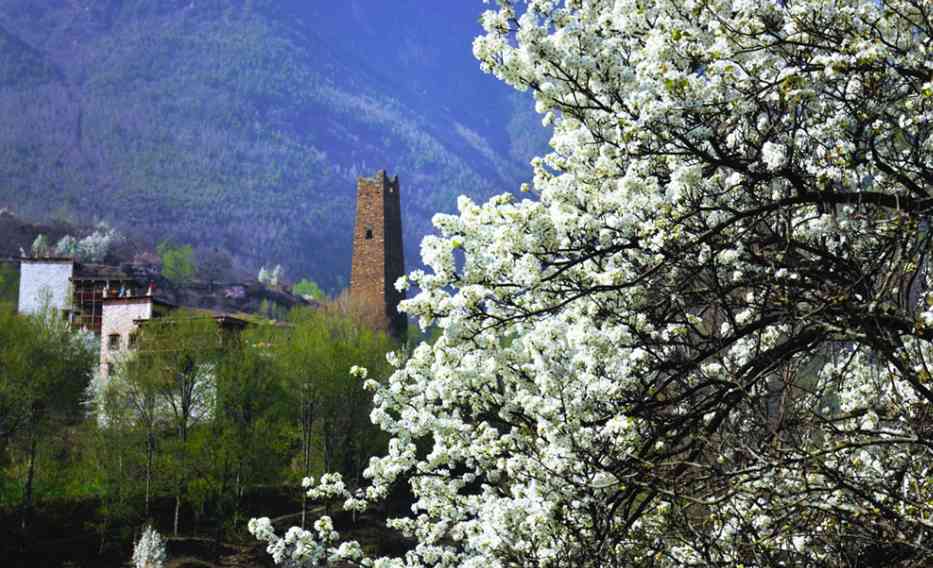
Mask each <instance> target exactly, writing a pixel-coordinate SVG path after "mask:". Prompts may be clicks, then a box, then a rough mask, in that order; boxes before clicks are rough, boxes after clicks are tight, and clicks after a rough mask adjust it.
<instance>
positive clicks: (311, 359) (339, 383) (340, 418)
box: [275, 308, 397, 481]
mask: <svg viewBox="0 0 933 568" xmlns="http://www.w3.org/2000/svg"><path fill="white" fill-rule="evenodd" d="M290 322H291V324H292V326H293V327H292V328H291V329H290V330H289V332H288V334H287V336H286V337H285V338H284V340H283V341H281V342H279V343H278V344H277V345H276V347H275V353H276V355H275V359H276V361H277V362H278V363H279V365H280V369H281V370H280V372H281V373H282V375H283V380H284V382H285V384H286V385H287V389H288V391H289V392H290V393H292V397H291V401H292V403H293V406H292V409H291V413H290V414H291V416H293V417H294V420H295V422H296V424H297V426H298V428H299V432H298V433H299V434H300V436H301V440H300V443H301V446H302V450H303V456H302V465H301V469H302V472H301V473H302V475H303V476H307V475H310V474H315V475H317V474H320V473H322V472H335V471H339V472H341V473H343V474H344V476H345V479H350V480H356V481H359V480H360V475H361V473H362V469H363V467H364V465H365V463H366V461H367V460H368V458H369V456H371V455H373V454H374V453H375V452H377V451H379V450H380V449H382V448H381V446H382V444H384V443H385V439H384V437H383V436H382V434H381V433H380V432H379V430H378V429H377V428H376V427H375V426H373V425H372V424H371V423H370V422H369V411H370V409H371V403H372V400H371V395H370V394H369V393H368V392H367V391H365V390H364V389H363V381H361V380H360V379H358V378H355V377H352V376H351V375H350V369H351V367H352V366H353V365H360V366H363V367H366V368H367V369H368V370H369V377H370V378H372V379H375V380H382V379H385V378H386V377H387V376H388V374H389V372H390V367H389V365H388V363H387V362H386V358H385V354H386V353H387V352H389V351H392V350H394V349H396V348H397V346H396V345H395V343H394V342H393V341H392V340H391V338H389V337H388V336H387V335H385V334H384V333H382V332H378V333H377V332H374V331H373V330H371V329H368V328H366V327H364V326H361V325H359V324H357V323H356V322H355V321H354V320H353V319H352V318H351V317H349V316H347V315H343V314H339V313H331V312H327V311H324V310H309V309H301V308H299V309H296V310H293V312H292V314H291V316H290Z"/></svg>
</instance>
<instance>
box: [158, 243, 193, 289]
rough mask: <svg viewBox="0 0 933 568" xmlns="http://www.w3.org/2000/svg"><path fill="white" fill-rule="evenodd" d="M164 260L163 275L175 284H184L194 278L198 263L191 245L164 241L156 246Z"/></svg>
mask: <svg viewBox="0 0 933 568" xmlns="http://www.w3.org/2000/svg"><path fill="white" fill-rule="evenodd" d="M156 251H157V252H158V253H159V258H160V259H161V261H162V276H164V277H165V278H167V279H168V280H169V281H171V282H172V283H174V284H179V285H184V284H188V283H190V282H191V281H192V280H194V275H195V273H196V272H197V265H196V263H195V261H194V249H193V248H192V247H191V245H177V246H176V245H173V244H172V243H170V242H168V241H162V242H161V243H159V245H158V246H157V247H156Z"/></svg>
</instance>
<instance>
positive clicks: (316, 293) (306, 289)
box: [292, 278, 324, 300]
mask: <svg viewBox="0 0 933 568" xmlns="http://www.w3.org/2000/svg"><path fill="white" fill-rule="evenodd" d="M292 294H297V295H299V296H309V297H311V298H313V299H315V300H323V299H324V292H323V291H321V288H320V287H319V286H318V285H317V282H315V281H314V280H311V279H310V278H302V279H301V280H299V281H298V283H297V284H295V285H294V286H292Z"/></svg>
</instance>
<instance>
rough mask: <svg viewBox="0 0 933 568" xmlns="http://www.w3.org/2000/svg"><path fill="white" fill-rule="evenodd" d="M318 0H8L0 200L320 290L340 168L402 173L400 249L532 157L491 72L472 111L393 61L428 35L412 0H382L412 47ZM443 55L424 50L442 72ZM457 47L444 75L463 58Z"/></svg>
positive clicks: (327, 271)
mask: <svg viewBox="0 0 933 568" xmlns="http://www.w3.org/2000/svg"><path fill="white" fill-rule="evenodd" d="M374 5H378V6H380V7H381V8H380V9H381V10H383V13H384V12H386V11H388V10H390V6H389V4H387V3H382V4H380V3H378V2H376V3H374ZM360 6H361V5H357V6H356V7H357V8H359V7H360ZM283 7H284V8H283ZM323 9H324V8H322V7H319V6H313V5H312V7H310V8H309V7H307V6H304V7H302V6H301V3H295V2H284V3H275V2H269V1H265V2H263V1H256V2H236V1H225V0H217V1H213V2H208V1H201V2H197V4H195V3H194V2H164V3H159V4H158V5H156V6H153V5H151V4H149V3H147V2H143V1H142V0H110V1H109V2H79V1H75V2H59V1H49V2H40V3H38V4H30V3H29V2H27V1H26V0H10V1H9V2H8V3H7V5H6V7H5V8H3V7H0V29H3V30H7V35H9V36H10V37H11V38H14V39H11V40H9V41H3V40H2V39H0V54H2V55H3V56H4V58H5V59H7V60H9V61H16V62H18V63H17V64H18V65H20V66H19V67H14V66H12V65H10V66H9V67H10V68H11V70H9V71H7V74H6V75H4V74H3V73H4V71H3V69H2V68H0V78H3V79H4V81H2V82H0V110H2V111H3V112H4V113H5V116H7V115H8V116H12V117H15V118H16V119H15V120H14V121H13V124H10V125H8V126H7V127H6V128H4V129H0V206H7V207H12V208H14V209H17V210H22V211H23V213H24V214H26V215H27V216H30V217H37V218H47V217H48V216H49V215H51V214H53V213H57V214H58V215H59V216H66V217H67V216H69V215H70V216H74V217H77V218H79V219H80V220H82V221H85V222H95V221H97V220H98V219H104V220H107V221H109V222H110V223H112V224H113V225H115V226H117V227H120V226H132V227H133V228H134V229H136V230H138V231H141V232H142V233H144V234H147V235H150V236H156V235H164V236H167V237H171V238H172V239H173V240H175V241H176V242H191V243H192V244H194V245H201V244H205V243H207V242H213V243H219V245H220V246H222V247H223V248H225V249H226V250H227V251H229V252H230V253H231V254H232V255H233V256H234V258H235V259H236V261H237V263H238V265H240V266H241V267H245V268H247V269H248V268H250V267H252V268H255V267H257V266H259V265H262V264H269V263H282V264H284V265H285V266H286V268H287V269H288V270H289V272H290V274H292V276H293V277H295V278H299V277H301V276H310V277H312V278H314V279H315V280H317V281H319V282H320V283H321V284H322V286H323V287H325V288H327V289H329V290H331V291H336V290H337V289H339V288H341V287H342V286H345V285H346V283H347V280H348V276H349V274H348V273H349V255H350V241H351V232H352V220H353V214H354V203H353V200H354V196H355V177H356V176H359V175H371V174H372V172H373V171H375V170H377V169H388V170H389V171H390V172H391V173H392V174H393V175H395V174H398V175H400V177H401V181H402V197H403V216H404V225H405V241H406V258H407V259H409V268H411V267H413V266H414V265H415V263H416V262H417V259H418V258H419V256H418V254H417V251H418V243H419V242H420V237H421V236H423V235H424V234H426V233H428V232H429V231H430V230H431V228H430V218H431V216H432V215H433V213H434V212H436V211H441V210H445V211H450V210H451V209H452V208H453V207H454V203H455V198H456V196H457V195H459V194H460V193H467V194H469V195H470V196H471V197H473V198H474V199H484V198H486V197H489V196H491V195H493V194H495V193H501V192H504V191H510V190H514V189H516V188H517V187H518V185H519V183H520V182H521V181H523V178H524V177H527V176H528V175H529V174H528V167H527V159H525V160H524V163H523V160H522V159H516V157H515V156H514V155H513V154H512V150H511V148H510V147H509V146H508V144H509V140H510V137H511V138H515V136H514V135H513V134H512V133H510V132H507V131H506V128H505V124H503V123H504V122H505V120H507V119H508V118H509V117H510V116H512V113H513V110H514V109H513V107H514V106H515V105H514V99H512V98H510V97H511V95H509V94H508V91H507V90H505V89H502V90H498V91H495V92H492V91H490V93H489V96H488V100H483V101H482V103H481V104H480V102H477V105H479V106H482V105H486V106H490V107H495V109H496V111H495V113H491V114H492V115H495V116H496V117H498V118H489V119H488V120H486V119H477V118H476V115H480V116H481V117H482V116H484V111H478V110H476V111H474V110H471V111H470V112H466V111H464V112H462V113H459V114H456V113H455V112H454V111H455V110H456V109H453V110H451V109H450V108H449V104H448V103H449V102H450V100H449V99H445V98H444V97H445V96H448V95H445V94H444V93H445V92H447V91H456V90H457V87H456V85H453V84H452V85H450V86H446V84H445V78H444V77H436V76H431V77H427V76H426V77H420V76H418V77H416V76H413V75H412V74H411V72H410V69H411V65H415V64H410V65H409V67H408V68H406V69H408V70H405V71H404V72H401V71H398V72H395V71H396V70H395V67H394V65H395V63H393V62H398V63H397V65H398V66H399V67H400V68H401V67H403V66H404V65H405V60H404V57H415V58H416V56H417V54H418V49H419V45H427V47H424V49H425V50H429V49H436V48H435V47H432V45H429V44H418V43H417V41H418V40H419V37H418V36H416V35H414V32H409V31H407V30H408V29H409V28H408V27H406V25H405V21H404V18H405V16H406V14H408V15H411V14H415V15H417V14H422V15H424V10H425V9H424V8H423V6H419V5H418V4H417V3H412V2H400V3H398V5H397V6H395V9H397V10H398V11H399V12H400V15H399V16H398V17H399V19H400V21H399V22H396V23H395V24H393V25H391V26H389V25H387V26H386V29H387V30H388V31H386V32H385V33H386V34H387V35H386V38H393V39H392V40H391V41H389V40H388V39H387V41H386V43H387V45H389V47H391V46H395V47H398V46H399V45H408V46H409V47H407V48H405V49H408V50H409V51H411V52H412V53H415V55H414V56H411V55H405V54H404V53H402V51H400V50H402V48H400V47H399V48H398V49H396V51H392V52H391V53H390V50H389V49H386V50H383V51H385V52H386V53H379V54H378V56H376V55H371V54H373V52H374V51H373V50H374V46H376V45H378V44H379V43H380V41H382V40H381V39H380V37H379V35H378V34H379V33H382V32H383V31H385V30H381V31H380V28H379V27H378V26H377V25H376V24H377V23H378V22H376V21H375V20H377V19H378V18H375V19H374V26H373V29H374V30H375V31H374V32H372V33H374V34H376V35H374V36H372V37H369V36H367V37H365V38H363V39H359V38H360V37H362V36H361V35H360V34H356V35H354V34H352V33H349V32H348V30H350V31H352V24H353V21H352V20H348V21H347V22H344V23H345V27H344V28H342V29H343V32H346V33H343V36H344V37H347V38H349V39H347V40H346V41H344V42H342V43H341V42H337V41H335V40H329V39H328V38H327V34H325V33H324V32H323V31H322V30H323V29H328V30H329V31H328V33H329V34H331V35H334V34H336V35H340V34H341V29H338V28H339V24H340V22H341V21H340V15H339V14H336V13H334V14H331V15H330V16H328V18H329V19H325V20H321V19H320V18H319V16H321V12H320V10H323ZM334 9H335V10H337V11H339V10H344V11H346V10H352V9H353V3H350V5H349V6H348V7H340V8H334ZM406 10H408V12H405V11H406ZM377 11H378V10H377ZM478 14H479V12H478V11H477V16H478ZM308 19H314V21H315V23H312V24H309V23H308V22H307V21H306V20H308ZM322 21H323V22H324V23H321V22H322ZM458 25H460V24H458ZM464 29H466V28H464ZM406 33H408V34H409V35H407V36H405V37H399V34H406ZM17 40H18V41H17ZM445 41H449V45H455V44H456V42H455V40H453V39H450V40H445ZM393 42H394V43H393ZM445 45H447V44H445ZM10 46H13V47H10ZM69 46H70V47H69ZM451 49H452V48H451ZM463 49H464V50H468V49H469V46H468V45H464V46H463ZM400 53H401V55H400ZM441 55H443V54H441ZM13 56H15V57H13ZM437 57H440V56H437ZM458 57H459V55H458ZM439 61H440V63H437V64H433V66H431V65H429V66H427V67H425V69H427V70H428V71H431V72H432V73H433V75H438V72H437V71H438V65H440V66H441V67H443V57H441V59H440V60H439ZM43 62H45V64H43ZM48 65H51V66H52V67H50V68H49V69H46V67H47V66H48ZM458 65H461V67H456V66H455V67H453V68H451V69H450V81H452V82H456V80H458V79H457V78H458V77H459V76H460V75H462V74H465V73H467V71H466V64H465V63H458ZM23 66H25V67H23ZM24 69H25V70H24ZM37 69H43V71H42V72H41V73H39V72H38V71H36V70H37ZM51 70H57V73H54V72H52V71H51ZM472 73H475V74H477V75H479V73H480V72H479V71H478V65H477V66H475V67H474V68H473V71H472ZM427 74H429V73H427V72H425V75H427ZM11 75H12V76H11ZM37 76H40V77H46V78H47V81H46V82H45V83H41V82H40V83H38V84H37V78H36V77H37ZM482 80H483V81H487V80H488V78H485V77H482ZM461 81H462V82H470V81H472V79H469V80H468V79H461ZM437 85H440V86H437ZM471 88H474V87H471ZM476 89H479V90H476ZM474 91H475V92H480V93H481V92H483V91H482V89H481V88H480V87H475V88H474ZM442 95H443V96H442ZM481 98H482V97H479V96H476V95H474V99H478V100H479V99H481ZM529 112H530V111H529ZM496 113H498V114H496ZM500 115H501V116H500ZM502 117H505V118H504V119H503V118H502ZM490 124H493V125H495V126H496V128H495V129H492V128H490ZM533 134H535V135H538V136H540V134H539V133H533ZM202 241H203V242H202Z"/></svg>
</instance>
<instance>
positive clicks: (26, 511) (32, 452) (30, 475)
mask: <svg viewBox="0 0 933 568" xmlns="http://www.w3.org/2000/svg"><path fill="white" fill-rule="evenodd" d="M36 445H37V440H36V432H35V429H32V430H31V431H30V433H29V469H28V471H27V473H26V489H25V491H23V520H22V529H23V530H24V531H25V530H26V527H28V526H29V522H30V520H31V518H30V517H31V516H32V481H33V479H34V478H35V474H36Z"/></svg>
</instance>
